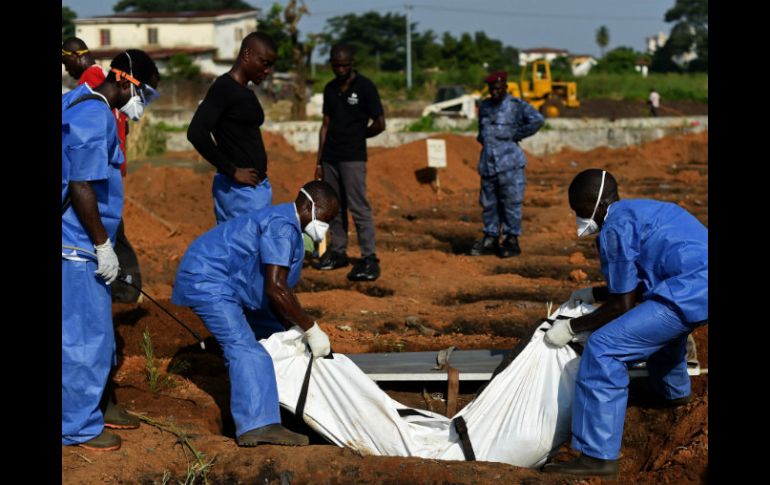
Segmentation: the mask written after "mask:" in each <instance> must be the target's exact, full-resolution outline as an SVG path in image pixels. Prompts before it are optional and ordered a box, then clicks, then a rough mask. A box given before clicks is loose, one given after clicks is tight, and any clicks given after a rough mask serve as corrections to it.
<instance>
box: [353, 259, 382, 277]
mask: <svg viewBox="0 0 770 485" xmlns="http://www.w3.org/2000/svg"><path fill="white" fill-rule="evenodd" d="M379 263H380V260H379V259H377V256H376V255H374V254H370V255H369V256H365V257H363V258H361V259H359V260H358V262H357V263H356V264H354V265H353V269H352V270H350V273H348V279H349V280H350V281H374V280H376V279H377V278H379V277H380V264H379Z"/></svg>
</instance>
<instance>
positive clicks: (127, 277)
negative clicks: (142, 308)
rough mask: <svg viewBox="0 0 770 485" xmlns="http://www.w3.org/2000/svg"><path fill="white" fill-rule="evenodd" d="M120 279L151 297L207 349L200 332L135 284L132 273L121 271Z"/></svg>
mask: <svg viewBox="0 0 770 485" xmlns="http://www.w3.org/2000/svg"><path fill="white" fill-rule="evenodd" d="M118 280H120V281H122V282H123V283H125V284H127V285H128V286H130V287H132V288H134V289H136V290H138V291H139V292H140V293H141V294H143V295H144V296H146V297H147V298H148V299H149V300H150V301H151V302H153V303H155V304H156V305H158V307H159V308H160V309H161V310H163V311H164V312H166V314H167V315H168V316H170V317H171V318H173V319H174V320H176V322H177V323H178V324H179V325H181V326H182V327H184V329H185V330H187V331H188V332H190V335H192V336H193V337H195V339H196V340H198V345H200V346H201V350H206V343H205V342H204V341H203V338H202V337H201V336H200V335H198V333H197V332H196V331H195V330H193V329H191V328H190V327H188V326H187V324H185V323H184V322H183V321H181V320H180V319H178V318H177V317H176V316H174V314H173V313H171V312H170V311H168V310H167V309H166V308H165V307H164V306H163V305H161V304H160V303H158V302H157V301H156V300H155V298H153V297H151V296H150V295H148V294H147V293H146V292H145V291H144V290H143V289H141V288H139V287H138V286H136V285H134V283H133V282H132V281H133V278H132V277H131V275H130V274H126V275H124V274H122V273H121V274H118Z"/></svg>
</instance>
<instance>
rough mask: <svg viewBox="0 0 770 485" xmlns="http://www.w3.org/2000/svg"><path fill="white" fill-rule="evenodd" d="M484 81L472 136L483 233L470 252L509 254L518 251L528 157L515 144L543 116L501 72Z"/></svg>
mask: <svg viewBox="0 0 770 485" xmlns="http://www.w3.org/2000/svg"><path fill="white" fill-rule="evenodd" d="M485 81H486V83H487V85H488V86H489V94H490V97H489V98H488V99H485V100H484V101H483V102H482V103H481V107H480V108H479V135H478V137H476V139H477V140H478V141H479V143H481V145H482V148H481V155H480V157H479V165H478V170H479V175H480V176H481V195H480V197H479V203H480V204H481V208H482V218H483V220H484V229H483V230H484V237H483V238H481V239H480V240H479V241H477V242H476V243H475V244H474V245H473V247H472V248H471V252H470V254H471V256H481V255H485V254H497V255H498V256H500V257H501V258H508V257H511V256H516V255H518V254H521V248H520V247H519V236H520V235H521V208H522V204H523V203H524V188H525V187H526V184H527V178H526V176H525V174H524V167H526V165H527V158H526V156H525V155H524V150H522V149H521V147H519V142H520V141H521V140H523V139H524V138H527V137H528V136H532V135H534V134H535V133H537V131H538V130H539V129H540V128H541V127H542V126H543V123H544V122H545V120H544V118H543V115H541V114H540V113H538V111H537V110H536V109H535V108H533V107H532V105H530V104H529V103H527V102H526V101H524V100H522V99H519V98H514V97H513V96H511V95H510V94H508V92H507V91H508V74H507V73H506V72H505V71H497V72H493V73H492V74H490V75H489V76H487V78H486V79H485ZM501 236H503V242H502V244H501V243H500V237H501Z"/></svg>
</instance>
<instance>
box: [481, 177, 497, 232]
mask: <svg viewBox="0 0 770 485" xmlns="http://www.w3.org/2000/svg"><path fill="white" fill-rule="evenodd" d="M497 185H498V175H492V176H491V177H484V176H482V177H481V191H480V193H479V204H481V218H482V220H483V221H484V234H486V235H487V236H492V237H498V236H499V235H500V213H499V211H498V200H497V194H498V189H497Z"/></svg>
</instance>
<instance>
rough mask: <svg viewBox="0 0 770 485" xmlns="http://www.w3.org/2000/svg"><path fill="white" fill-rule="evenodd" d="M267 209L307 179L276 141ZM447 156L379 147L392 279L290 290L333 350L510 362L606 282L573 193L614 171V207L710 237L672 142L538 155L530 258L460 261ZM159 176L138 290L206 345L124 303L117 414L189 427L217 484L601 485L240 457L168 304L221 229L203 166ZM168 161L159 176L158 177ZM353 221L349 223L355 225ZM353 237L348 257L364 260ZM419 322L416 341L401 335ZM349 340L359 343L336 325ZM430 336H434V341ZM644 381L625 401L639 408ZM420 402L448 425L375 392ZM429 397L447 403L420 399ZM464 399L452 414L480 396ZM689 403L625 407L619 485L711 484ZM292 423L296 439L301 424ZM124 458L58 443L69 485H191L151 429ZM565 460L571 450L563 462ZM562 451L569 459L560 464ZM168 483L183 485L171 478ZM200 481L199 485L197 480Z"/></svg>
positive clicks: (697, 412) (701, 393)
mask: <svg viewBox="0 0 770 485" xmlns="http://www.w3.org/2000/svg"><path fill="white" fill-rule="evenodd" d="M264 136H265V142H266V144H267V149H268V154H269V157H270V161H269V175H270V179H271V182H272V184H273V189H274V202H275V203H280V202H286V201H289V200H291V199H292V198H293V196H294V195H295V194H296V191H297V189H298V187H299V186H300V185H301V184H302V183H304V182H306V181H307V180H309V179H310V177H311V176H312V174H313V168H314V167H313V164H314V154H300V153H297V152H295V151H294V150H293V149H292V148H291V147H290V146H289V145H288V144H287V143H286V142H285V141H284V140H283V138H280V137H277V136H274V135H270V134H264ZM439 137H440V138H444V139H445V140H446V142H447V152H448V168H447V169H445V170H442V171H441V172H440V175H439V176H440V186H441V193H440V194H437V193H436V190H435V172H432V171H430V170H428V169H426V168H424V167H425V165H426V161H425V152H426V150H425V144H424V142H416V143H412V144H408V145H404V146H401V147H398V148H394V149H370V157H369V158H370V161H369V176H368V184H369V187H368V193H369V197H370V201H371V203H372V205H373V210H374V214H375V222H376V224H377V245H378V257H379V258H380V260H381V266H382V270H383V271H382V277H381V278H380V279H379V280H377V281H376V282H373V283H368V284H365V283H351V282H349V281H347V279H346V278H345V274H346V273H347V270H344V269H343V270H338V271H333V272H319V271H316V270H314V269H312V268H310V267H306V268H305V269H304V270H303V274H302V281H301V282H300V284H299V286H298V288H297V289H296V290H297V292H298V296H299V299H300V301H301V303H302V305H303V306H304V307H305V308H306V309H307V310H308V311H309V312H310V313H311V314H313V315H314V316H315V317H317V318H318V321H319V324H320V325H321V326H322V327H323V329H324V330H325V331H326V332H327V333H328V334H329V336H330V338H331V340H332V345H333V347H334V349H335V351H337V352H342V353H353V352H387V351H414V350H439V349H442V348H446V347H448V346H450V345H456V346H457V347H458V348H460V349H480V348H493V349H510V348H512V347H513V346H514V345H516V344H517V343H518V342H519V340H520V339H521V338H522V337H523V336H524V335H525V334H526V332H527V331H528V330H529V329H530V328H531V327H532V326H533V325H534V324H536V323H537V322H538V320H539V319H542V318H543V317H544V316H545V314H546V303H547V302H549V301H552V302H554V303H557V304H558V303H560V302H562V301H564V300H565V299H566V298H567V297H568V296H569V294H570V292H571V291H573V290H574V289H576V288H579V287H581V286H585V285H590V284H594V283H596V282H597V281H599V280H600V278H601V276H600V273H599V262H598V257H597V255H596V251H595V249H594V247H593V240H592V239H589V240H578V239H576V238H575V235H574V227H575V225H574V214H573V213H572V212H570V210H569V207H568V205H567V198H566V187H567V185H568V184H569V181H570V180H571V179H572V177H573V176H574V175H575V174H576V173H578V172H579V171H581V170H583V169H586V168H589V167H600V168H606V169H608V170H610V171H611V172H612V173H613V174H615V176H616V177H617V178H618V181H619V183H620V190H621V197H626V198H631V197H650V198H656V199H661V200H667V201H673V202H677V203H679V204H680V205H682V206H683V207H685V208H686V209H687V210H689V211H691V212H692V213H693V214H695V215H696V216H697V217H698V218H699V219H700V220H701V221H702V222H703V223H704V224H706V225H708V192H707V183H708V166H707V163H708V146H707V145H708V134H707V133H702V134H696V135H688V136H680V137H673V138H666V139H662V140H658V141H655V142H651V143H648V144H646V145H644V146H640V147H631V148H627V149H606V148H600V149H596V150H592V151H590V152H575V151H571V150H564V151H562V152H560V153H558V154H553V155H548V156H547V158H539V157H535V156H529V166H528V167H527V178H528V185H527V193H526V199H525V205H524V231H525V232H524V234H523V236H522V237H521V246H522V251H523V254H522V255H521V256H520V257H517V258H511V259H506V260H502V259H499V258H497V257H495V256H486V257H481V258H472V257H470V256H466V255H465V253H466V252H467V250H468V249H469V248H470V246H471V244H472V243H473V241H474V240H475V239H477V238H478V237H480V236H481V211H480V208H479V206H478V190H479V179H478V175H477V173H476V169H475V166H476V161H477V157H478V152H479V146H478V144H477V143H476V142H475V140H474V139H473V138H470V137H462V136H453V135H440V136H439ZM156 162H157V163H153V164H141V163H135V164H134V165H133V166H132V167H131V168H132V171H131V172H130V173H129V177H128V179H127V183H126V194H127V196H128V197H129V198H130V200H128V201H127V202H126V205H125V210H124V218H125V225H126V233H127V234H128V236H129V238H130V240H131V242H132V244H133V245H134V247H135V248H136V249H137V254H138V256H139V260H140V263H141V265H142V273H143V279H144V284H145V290H146V291H148V292H149V293H150V294H151V295H153V296H154V297H155V298H156V299H160V300H161V302H162V303H163V304H164V305H166V306H168V308H170V309H172V311H173V312H174V313H175V314H176V315H177V316H179V317H180V318H181V319H182V320H183V321H185V322H187V323H188V324H190V325H191V326H192V327H193V328H194V329H195V330H196V331H198V332H199V333H200V334H202V335H204V336H206V337H209V338H208V339H207V342H208V346H207V349H208V350H207V351H206V352H203V351H201V350H200V349H199V348H198V347H197V345H196V342H195V341H194V339H192V338H191V337H190V336H189V334H187V333H186V332H185V331H184V330H183V329H182V328H181V327H179V325H178V324H177V323H175V322H174V321H173V320H171V319H170V318H169V317H168V316H166V315H165V314H163V313H162V312H161V311H160V310H159V309H158V308H157V307H155V306H154V305H152V304H151V303H150V302H148V301H146V300H145V301H144V302H143V303H140V304H136V305H133V304H131V305H130V304H116V305H115V306H114V320H115V325H116V329H117V334H116V340H117V344H118V356H119V360H120V361H119V368H118V370H117V373H116V375H115V378H114V380H115V382H116V383H117V386H118V387H117V397H118V401H119V403H121V404H122V405H124V406H126V407H127V408H128V409H130V410H132V411H135V412H139V413H145V414H146V415H147V416H149V417H151V418H153V419H155V420H159V421H163V422H167V423H174V424H175V425H177V426H178V427H180V428H181V429H184V430H185V431H186V432H187V433H188V434H189V436H190V438H191V440H192V441H191V442H192V443H193V445H194V446H195V447H196V448H197V449H198V450H199V451H201V452H203V453H205V455H206V457H207V459H211V458H215V459H216V461H215V463H214V465H213V466H212V467H211V470H210V472H209V475H208V476H209V483H233V484H234V483H270V484H289V483H290V484H299V483H333V484H365V483H392V484H396V483H398V484H412V483H415V484H416V483H426V484H450V483H451V484H498V483H528V484H535V483H544V484H557V483H559V484H561V483H592V484H593V483H602V482H601V481H600V480H599V479H591V480H582V481H581V480H575V479H569V478H566V477H559V476H551V475H544V474H541V473H540V472H538V471H536V470H528V469H521V468H516V467H513V466H509V465H505V464H500V463H485V462H442V461H436V460H424V459H417V458H408V459H406V458H395V457H367V456H359V455H356V454H355V453H353V452H352V451H349V450H345V449H340V448H337V447H335V446H332V445H328V444H325V442H324V441H323V440H322V439H320V438H319V437H317V436H316V437H313V444H312V445H311V446H309V447H306V448H286V447H278V446H261V447H258V448H250V449H245V448H240V449H239V448H238V447H237V446H236V445H235V443H234V439H233V423H232V419H231V418H230V416H229V384H228V381H227V373H226V369H225V367H224V363H223V361H222V357H221V355H220V354H219V353H218V352H217V346H216V344H215V343H214V341H213V339H211V338H210V334H209V333H208V332H207V331H206V329H205V327H203V325H202V324H201V322H200V320H199V319H198V318H197V317H196V316H195V315H194V314H193V313H192V312H191V311H190V310H189V309H187V308H181V307H176V306H174V305H172V304H171V303H170V302H169V301H168V299H169V297H170V294H171V288H172V286H171V285H172V283H173V278H174V274H175V271H176V267H177V265H178V263H179V260H180V259H181V257H182V255H183V254H184V251H185V249H186V248H187V246H188V245H189V244H190V242H192V240H193V239H195V238H196V237H197V236H199V235H200V234H201V233H203V232H204V231H205V230H207V229H208V228H210V227H212V226H213V225H214V217H213V210H212V208H213V201H212V197H211V190H210V188H211V178H212V175H213V172H212V171H211V170H210V169H209V167H208V165H207V164H206V163H205V162H203V163H201V162H198V161H196V155H195V154H194V153H176V154H169V155H168V156H167V157H165V158H164V159H163V160H158V161H156ZM158 165H163V166H158ZM352 227H353V225H352V224H351V229H352ZM355 241H356V239H355V232H353V233H352V234H351V250H350V253H349V254H350V255H351V256H353V257H356V256H358V253H357V251H358V249H357V247H356V244H355ZM407 316H416V317H418V318H419V320H420V323H422V324H423V325H424V328H422V329H417V328H414V327H413V326H410V327H408V326H407V325H406V324H405V319H406V317H407ZM342 326H349V327H350V330H346V329H342V328H339V327H342ZM145 328H147V329H149V331H150V333H151V335H152V341H153V344H154V347H155V353H156V356H157V357H159V358H160V359H161V361H162V363H163V365H168V364H169V363H178V362H180V361H184V362H185V363H186V364H187V369H185V370H183V371H179V373H178V374H175V375H173V381H174V383H175V385H173V386H169V387H167V388H164V389H163V390H161V391H160V392H159V393H158V394H152V393H150V392H149V391H148V386H147V379H146V378H145V373H144V372H145V365H144V356H143V352H142V348H141V341H142V332H143V331H144V330H145ZM434 334H435V335H434ZM695 337H696V341H697V343H698V354H699V358H700V361H701V365H702V367H708V328H707V327H706V328H701V329H699V330H698V331H697V332H696V333H695ZM643 384H644V382H643V381H636V382H635V383H634V384H633V386H632V391H631V397H632V398H634V397H636V396H642V395H643V394H644V389H643ZM383 387H384V389H385V390H386V391H387V392H388V393H389V394H390V395H391V396H393V397H394V398H395V399H397V400H399V401H401V402H404V403H405V404H408V405H410V406H415V407H422V408H432V409H433V410H435V411H438V412H444V410H445V405H444V403H443V402H442V401H440V400H434V399H432V398H431V399H428V400H425V399H424V398H423V388H422V386H420V385H413V386H401V387H398V386H395V385H392V384H391V385H388V386H383ZM425 390H426V391H427V392H428V395H430V394H432V393H434V392H445V391H446V389H445V388H442V386H441V385H439V384H432V385H430V386H426V388H425ZM476 390H477V388H474V387H473V384H463V386H462V387H461V390H460V391H461V396H460V405H461V406H462V405H465V404H467V403H468V402H469V401H470V400H471V399H472V398H473V394H474V393H475V392H476ZM693 395H694V397H695V399H694V400H693V402H692V403H690V404H688V405H687V406H684V407H681V408H678V409H663V410H661V409H650V408H645V407H641V406H638V405H634V404H630V405H629V408H628V411H627V415H626V429H625V433H624V437H623V449H622V461H621V479H620V481H619V482H618V483H632V482H636V483H644V484H646V483H650V484H652V483H702V482H703V481H705V476H706V471H707V468H708V376H699V377H694V378H693ZM292 418H293V417H291V416H286V419H285V422H286V423H288V425H289V426H291V427H294V428H295V429H301V428H300V425H299V424H298V423H297V422H296V421H295V420H293V419H292ZM118 433H119V434H120V435H121V437H122V438H123V440H124V441H123V447H122V448H121V450H120V451H118V452H114V453H104V454H97V453H91V452H88V451H86V450H83V449H80V448H76V447H62V478H63V481H64V483H72V484H75V483H143V484H145V483H146V484H151V483H163V476H164V472H166V473H167V477H168V476H171V477H174V479H178V480H184V478H185V474H186V471H187V466H188V465H187V463H188V461H187V460H188V459H189V453H188V454H187V455H185V452H184V450H183V447H182V446H181V445H180V444H178V443H177V438H176V437H175V436H174V435H172V434H170V433H167V432H161V431H160V430H158V429H157V428H155V427H152V426H149V425H146V424H143V425H142V427H141V428H140V429H138V430H129V431H118ZM563 449H564V450H567V448H566V447H565V448H563ZM565 453H566V452H565ZM169 483H176V482H175V481H174V480H172V481H171V482H169ZM196 483H202V482H196Z"/></svg>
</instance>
